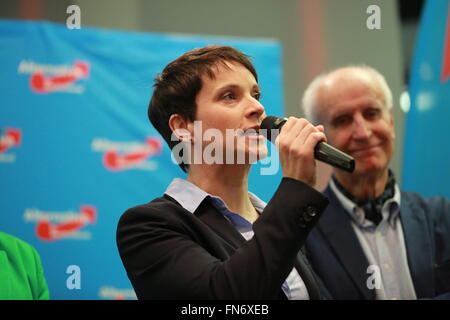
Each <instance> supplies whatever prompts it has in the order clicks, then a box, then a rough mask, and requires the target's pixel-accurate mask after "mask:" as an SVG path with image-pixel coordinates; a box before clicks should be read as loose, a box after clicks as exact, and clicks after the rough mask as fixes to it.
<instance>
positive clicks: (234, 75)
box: [189, 62, 267, 163]
mask: <svg viewBox="0 0 450 320" xmlns="http://www.w3.org/2000/svg"><path fill="white" fill-rule="evenodd" d="M213 71H214V75H215V77H214V79H211V78H209V77H208V76H207V75H204V76H203V78H202V82H203V86H202V89H201V90H200V91H199V93H198V94H197V97H196V105H197V109H196V116H195V119H196V121H201V125H202V132H203V143H202V150H204V151H205V148H208V145H210V144H211V142H210V141H214V142H215V143H219V141H216V140H214V139H220V140H221V141H220V143H222V151H223V163H231V162H230V161H234V162H233V163H242V162H239V161H242V157H245V159H246V160H245V163H252V162H255V161H256V160H258V159H261V158H264V157H265V156H266V155H267V143H266V140H265V138H264V137H263V136H261V135H259V134H258V130H259V125H260V124H261V121H262V119H263V118H264V117H265V112H264V107H263V106H262V105H261V103H260V102H259V97H260V89H259V86H258V83H257V82H256V79H255V77H254V76H253V75H252V73H251V72H250V71H249V70H248V69H246V68H245V67H244V66H243V65H241V64H239V63H235V62H226V66H224V65H222V64H217V65H216V66H215V67H213ZM197 125H198V123H197ZM189 126H190V127H191V129H192V128H193V126H194V124H189ZM231 133H232V134H231ZM210 136H214V139H209V137H210ZM216 136H221V138H220V137H219V138H217V137H216ZM205 138H206V139H205ZM198 139H199V137H194V141H196V140H197V141H198ZM205 140H209V141H205ZM203 154H205V152H204V153H203Z"/></svg>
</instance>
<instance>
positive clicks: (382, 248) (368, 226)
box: [330, 179, 416, 300]
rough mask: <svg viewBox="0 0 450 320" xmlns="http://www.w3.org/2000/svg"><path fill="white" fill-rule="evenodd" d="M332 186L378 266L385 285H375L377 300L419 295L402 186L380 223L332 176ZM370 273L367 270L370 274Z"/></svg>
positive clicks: (368, 252) (383, 209) (387, 202)
mask: <svg viewBox="0 0 450 320" xmlns="http://www.w3.org/2000/svg"><path fill="white" fill-rule="evenodd" d="M330 188H331V190H333V192H334V194H335V195H336V197H337V198H338V199H339V201H340V202H341V204H342V206H343V207H344V209H345V210H346V211H347V213H348V214H349V216H350V218H351V221H352V227H353V230H354V231H355V233H356V237H357V238H358V240H359V243H360V244H361V247H362V249H363V251H364V254H365V255H366V257H367V260H368V262H369V264H370V265H373V266H377V267H378V270H379V271H380V274H381V286H380V287H379V288H374V290H376V291H375V295H376V298H377V300H400V299H401V300H404V299H408V300H409V299H416V291H415V289H414V285H413V282H412V278H411V274H410V271H409V265H408V258H407V256H406V246H405V239H404V236H403V228H402V222H401V219H400V216H399V214H400V189H399V188H398V186H397V184H396V185H395V193H394V196H393V197H392V198H391V199H389V200H387V201H386V202H385V203H384V204H383V208H382V209H381V214H382V217H383V218H382V220H381V222H380V223H379V224H378V226H376V225H375V224H374V223H373V222H372V221H370V220H368V219H366V218H365V214H364V210H363V209H362V208H361V207H358V206H357V205H356V204H355V203H354V202H353V201H351V200H350V199H348V198H347V197H346V196H345V195H344V194H343V193H342V192H341V191H340V190H339V189H338V187H337V186H336V184H335V183H334V181H333V179H331V180H330ZM369 276H371V274H370V273H368V274H367V277H368V278H369Z"/></svg>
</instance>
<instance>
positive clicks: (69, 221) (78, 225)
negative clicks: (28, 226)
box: [24, 205, 97, 241]
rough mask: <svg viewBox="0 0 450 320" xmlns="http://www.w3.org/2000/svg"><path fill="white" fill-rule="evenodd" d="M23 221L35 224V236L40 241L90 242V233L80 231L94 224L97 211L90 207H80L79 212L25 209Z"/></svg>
mask: <svg viewBox="0 0 450 320" xmlns="http://www.w3.org/2000/svg"><path fill="white" fill-rule="evenodd" d="M24 220H25V222H32V223H36V229H35V231H36V236H37V237H38V239H40V240H42V241H57V240H61V239H73V240H90V239H91V238H92V236H91V233H90V232H89V231H82V229H84V228H85V227H86V226H88V225H91V224H94V223H95V222H96V220H97V209H96V208H95V207H94V206H91V205H82V206H80V211H79V212H76V211H70V210H69V211H61V212H60V211H42V210H39V209H35V208H33V209H26V210H25V213H24Z"/></svg>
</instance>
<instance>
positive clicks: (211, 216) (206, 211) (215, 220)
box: [195, 200, 246, 249]
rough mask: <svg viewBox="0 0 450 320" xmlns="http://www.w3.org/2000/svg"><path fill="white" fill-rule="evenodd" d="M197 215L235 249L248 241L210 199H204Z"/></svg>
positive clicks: (196, 211)
mask: <svg viewBox="0 0 450 320" xmlns="http://www.w3.org/2000/svg"><path fill="white" fill-rule="evenodd" d="M195 215H196V216H197V217H198V218H199V219H200V220H202V221H203V222H204V223H205V224H206V225H208V227H210V228H211V229H212V230H213V231H214V232H215V233H216V234H217V235H218V236H219V237H220V238H222V240H224V241H225V242H227V243H228V244H229V245H231V246H232V247H233V248H234V249H237V248H238V247H240V246H241V245H242V244H243V243H244V242H245V241H246V240H245V238H244V237H243V236H242V235H241V234H240V233H239V231H237V230H236V228H235V227H234V226H233V225H232V224H231V223H230V222H229V221H228V220H227V219H226V218H225V217H224V216H223V215H222V214H221V213H220V212H218V211H217V210H216V209H215V208H214V207H213V206H212V205H211V204H210V203H209V202H208V201H206V200H203V201H202V203H201V204H200V206H199V207H198V208H197V210H195Z"/></svg>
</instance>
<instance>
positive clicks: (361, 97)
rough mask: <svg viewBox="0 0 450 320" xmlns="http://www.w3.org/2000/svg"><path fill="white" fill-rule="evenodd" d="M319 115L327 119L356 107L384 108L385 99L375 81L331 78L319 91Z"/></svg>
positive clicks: (357, 78) (356, 78)
mask: <svg viewBox="0 0 450 320" xmlns="http://www.w3.org/2000/svg"><path fill="white" fill-rule="evenodd" d="M318 102H319V103H318V106H319V109H320V110H319V113H320V114H322V116H326V117H327V118H328V117H329V116H330V115H334V114H335V113H339V112H343V111H345V110H347V109H349V110H350V109H352V108H354V107H356V106H364V105H370V104H377V105H378V106H379V107H383V103H384V97H383V93H382V91H381V89H380V86H379V85H377V83H376V82H375V81H373V80H372V79H370V78H360V77H331V78H327V79H325V80H324V82H323V83H322V85H321V86H320V88H319V89H318Z"/></svg>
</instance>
